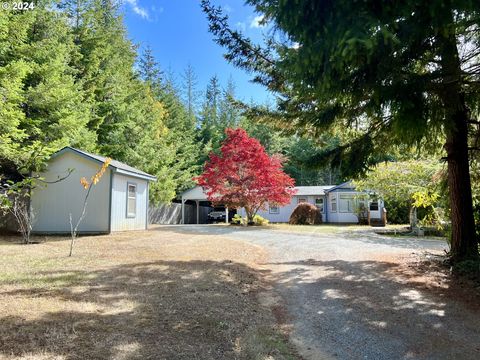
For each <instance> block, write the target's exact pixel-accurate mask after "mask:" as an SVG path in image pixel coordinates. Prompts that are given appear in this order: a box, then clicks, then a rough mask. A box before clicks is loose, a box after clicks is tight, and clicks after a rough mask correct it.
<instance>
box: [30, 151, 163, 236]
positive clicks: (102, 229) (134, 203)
mask: <svg viewBox="0 0 480 360" xmlns="http://www.w3.org/2000/svg"><path fill="white" fill-rule="evenodd" d="M104 162H105V157H103V156H100V155H95V154H90V153H88V152H85V151H82V150H78V149H75V148H72V147H65V148H63V149H61V150H60V151H58V152H56V153H55V154H53V155H52V157H51V159H50V161H49V163H48V166H47V169H46V170H45V172H43V173H41V174H39V175H40V176H41V177H42V178H43V179H44V180H45V182H46V184H44V183H43V182H38V184H37V185H38V186H37V187H36V188H35V189H34V190H33V192H32V196H31V201H30V208H31V212H32V214H33V216H34V223H33V232H35V233H68V232H70V222H69V215H70V214H72V218H73V219H74V221H75V220H76V219H78V218H79V216H80V214H81V211H82V208H83V199H84V197H85V189H84V188H83V186H82V185H81V184H80V179H81V178H82V177H85V178H87V179H90V178H91V176H92V175H94V174H95V173H96V172H97V171H98V170H99V168H100V167H101V166H102V164H103V163H104ZM69 171H71V173H70V175H68V173H69ZM67 175H68V176H67ZM65 176H67V177H66V178H65V179H64V180H61V181H59V182H55V181H56V180H58V179H61V178H64V177H65ZM150 181H156V177H155V176H152V175H150V174H147V173H145V172H143V171H141V170H138V169H135V168H133V167H131V166H129V165H127V164H124V163H121V162H119V161H115V160H112V161H111V163H110V165H109V166H108V168H107V171H106V172H105V173H104V175H103V177H102V178H101V180H100V181H99V182H98V183H97V184H96V185H95V186H93V188H92V190H91V193H90V197H89V200H88V205H87V211H86V216H85V219H84V220H83V222H82V223H81V225H80V228H79V232H81V233H110V232H112V231H123V230H144V229H147V226H148V187H149V182H150Z"/></svg>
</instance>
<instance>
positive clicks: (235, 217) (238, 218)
mask: <svg viewBox="0 0 480 360" xmlns="http://www.w3.org/2000/svg"><path fill="white" fill-rule="evenodd" d="M243 223H244V219H243V218H242V216H241V215H240V214H235V215H233V218H232V224H235V225H242V224H243Z"/></svg>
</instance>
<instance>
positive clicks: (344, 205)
mask: <svg viewBox="0 0 480 360" xmlns="http://www.w3.org/2000/svg"><path fill="white" fill-rule="evenodd" d="M353 201H354V199H353V196H352V195H340V201H339V209H340V212H343V213H351V212H353V207H354V206H353V205H354V204H353Z"/></svg>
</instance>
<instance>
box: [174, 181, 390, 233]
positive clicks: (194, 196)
mask: <svg viewBox="0 0 480 360" xmlns="http://www.w3.org/2000/svg"><path fill="white" fill-rule="evenodd" d="M295 190H296V193H295V195H293V196H292V198H291V200H290V203H289V204H287V205H284V206H273V205H272V206H267V208H266V209H265V210H260V211H259V212H258V215H260V216H262V217H263V218H265V219H268V220H269V221H270V222H273V223H285V222H288V220H289V219H290V215H291V214H292V212H293V210H294V209H295V207H296V206H297V205H298V204H300V203H303V202H305V203H310V204H313V205H315V206H317V207H318V208H319V209H320V212H321V214H322V220H323V222H324V223H338V224H357V223H359V222H361V220H362V219H359V216H361V215H363V216H364V217H365V219H363V220H364V221H366V222H368V223H370V224H378V225H382V224H383V225H384V223H385V212H386V210H385V208H384V204H383V201H382V200H381V199H375V198H371V197H370V196H368V194H367V193H365V192H360V191H356V190H355V188H354V187H353V185H352V184H351V182H345V183H343V184H340V185H327V186H296V187H295ZM187 202H188V203H192V204H195V207H196V209H197V218H196V221H195V222H194V223H197V224H199V223H204V219H205V216H202V214H203V213H204V212H205V208H208V206H209V203H208V199H207V196H206V194H205V193H204V191H203V189H202V188H201V187H199V186H197V187H195V188H193V189H190V190H187V191H186V192H184V193H183V194H182V204H186V203H187ZM210 209H211V210H212V209H213V208H210ZM226 211H227V213H228V212H230V214H231V213H232V212H233V211H235V212H236V213H238V214H240V215H241V216H245V210H244V209H237V210H235V209H226ZM227 216H228V215H227Z"/></svg>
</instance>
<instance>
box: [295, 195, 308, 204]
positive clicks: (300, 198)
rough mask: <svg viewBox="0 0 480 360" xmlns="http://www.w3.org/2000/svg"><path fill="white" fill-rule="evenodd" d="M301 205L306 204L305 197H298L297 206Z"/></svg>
mask: <svg viewBox="0 0 480 360" xmlns="http://www.w3.org/2000/svg"><path fill="white" fill-rule="evenodd" d="M300 200H304V201H300ZM301 203H308V198H306V197H299V198H298V199H297V204H301Z"/></svg>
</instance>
